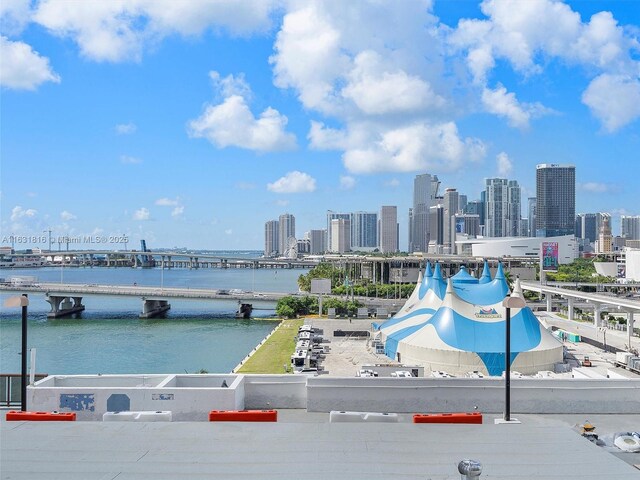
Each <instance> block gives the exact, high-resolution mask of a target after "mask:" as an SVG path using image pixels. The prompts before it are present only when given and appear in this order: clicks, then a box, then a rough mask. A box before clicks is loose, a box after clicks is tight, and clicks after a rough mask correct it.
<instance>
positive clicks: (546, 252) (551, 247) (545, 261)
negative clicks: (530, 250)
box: [540, 242, 558, 272]
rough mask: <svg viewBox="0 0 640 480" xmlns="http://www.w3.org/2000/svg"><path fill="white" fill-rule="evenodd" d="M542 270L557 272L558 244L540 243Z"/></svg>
mask: <svg viewBox="0 0 640 480" xmlns="http://www.w3.org/2000/svg"><path fill="white" fill-rule="evenodd" d="M540 252H541V253H542V270H543V271H545V272H557V271H558V242H542V245H541V247H540Z"/></svg>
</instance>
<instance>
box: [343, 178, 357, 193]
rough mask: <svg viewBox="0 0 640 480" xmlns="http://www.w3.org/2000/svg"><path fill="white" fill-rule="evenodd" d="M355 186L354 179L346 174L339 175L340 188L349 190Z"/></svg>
mask: <svg viewBox="0 0 640 480" xmlns="http://www.w3.org/2000/svg"><path fill="white" fill-rule="evenodd" d="M355 186H356V179H355V178H353V177H350V176H348V175H341V176H340V188H341V189H342V190H351V189H352V188H353V187H355Z"/></svg>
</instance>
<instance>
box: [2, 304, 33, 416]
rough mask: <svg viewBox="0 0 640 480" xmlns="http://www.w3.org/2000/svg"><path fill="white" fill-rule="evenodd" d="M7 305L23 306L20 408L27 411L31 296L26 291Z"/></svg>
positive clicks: (6, 305)
mask: <svg viewBox="0 0 640 480" xmlns="http://www.w3.org/2000/svg"><path fill="white" fill-rule="evenodd" d="M4 306H5V307H22V358H21V364H22V365H21V367H22V368H21V372H20V392H21V395H20V409H21V410H22V411H23V412H26V411H27V307H28V306H29V298H28V297H27V294H26V293H23V294H22V296H20V297H11V298H8V299H7V300H6V301H5V302H4Z"/></svg>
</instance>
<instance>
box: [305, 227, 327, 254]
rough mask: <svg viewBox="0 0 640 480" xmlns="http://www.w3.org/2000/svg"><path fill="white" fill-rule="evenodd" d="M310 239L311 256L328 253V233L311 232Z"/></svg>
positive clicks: (324, 231) (320, 231) (323, 231)
mask: <svg viewBox="0 0 640 480" xmlns="http://www.w3.org/2000/svg"><path fill="white" fill-rule="evenodd" d="M308 237H309V253H311V255H320V254H322V253H324V252H326V251H327V231H326V230H324V229H322V230H310V231H309V233H308Z"/></svg>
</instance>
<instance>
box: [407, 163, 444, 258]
mask: <svg viewBox="0 0 640 480" xmlns="http://www.w3.org/2000/svg"><path fill="white" fill-rule="evenodd" d="M439 187H440V181H439V180H438V177H437V176H436V175H430V174H428V173H425V174H422V175H416V178H415V179H414V181H413V208H412V209H411V210H410V214H409V222H410V223H409V228H410V230H411V233H410V234H409V239H410V243H409V252H426V251H427V250H428V246H429V241H430V232H429V224H430V222H429V209H430V208H431V207H432V206H433V205H434V204H435V199H436V197H437V196H438V188H439Z"/></svg>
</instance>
